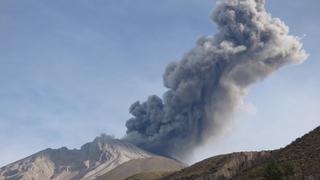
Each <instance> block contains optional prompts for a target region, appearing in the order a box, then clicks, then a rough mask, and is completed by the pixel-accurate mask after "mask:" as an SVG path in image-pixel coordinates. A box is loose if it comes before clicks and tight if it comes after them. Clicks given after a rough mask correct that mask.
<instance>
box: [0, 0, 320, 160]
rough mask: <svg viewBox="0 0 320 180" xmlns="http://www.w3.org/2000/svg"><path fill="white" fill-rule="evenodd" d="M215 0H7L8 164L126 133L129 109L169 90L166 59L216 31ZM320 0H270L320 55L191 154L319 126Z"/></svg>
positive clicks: (251, 101)
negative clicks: (165, 80) (104, 135)
mask: <svg viewBox="0 0 320 180" xmlns="http://www.w3.org/2000/svg"><path fill="white" fill-rule="evenodd" d="M214 5H215V1H213V0H201V1H199V0H162V1H155V0H136V1H132V0H113V1H112V0H69V1H63V0H55V1H50V0H29V1H18V0H1V1H0V27H1V30H0V39H1V43H0V84H1V88H0V109H1V111H0V147H1V148H0V154H1V156H0V166H1V165H5V164H7V163H10V162H12V161H15V160H18V159H20V158H22V157H25V156H27V155H30V154H32V153H34V152H37V151H39V150H42V149H45V148H47V147H52V148H58V147H61V146H67V147H69V148H78V147H79V146H80V145H81V144H83V143H85V142H88V141H91V140H92V139H93V138H94V137H95V136H97V135H99V134H100V133H103V132H104V133H107V134H113V135H115V136H116V137H121V136H123V135H124V134H125V130H126V129H125V126H124V124H125V121H126V120H127V119H128V118H129V117H130V114H129V113H128V108H129V106H130V105H131V103H133V102H134V101H136V100H145V99H146V98H147V97H148V96H149V95H151V94H158V95H161V93H162V92H164V91H165V89H164V87H163V86H162V74H163V72H164V69H165V66H166V64H168V63H169V62H171V61H174V60H179V58H180V57H181V56H182V55H183V54H184V53H186V52H187V51H188V50H189V49H190V48H191V47H193V45H194V44H195V41H196V40H197V39H198V38H199V37H200V36H203V35H210V34H213V33H215V32H216V27H215V25H214V24H213V23H212V22H210V20H209V15H210V13H211V12H212V9H213V7H214ZM319 6H320V2H319V1H318V0H305V1H298V0H281V1H279V0H267V9H268V10H269V12H271V13H272V15H273V16H274V17H280V18H281V19H282V20H284V21H285V22H286V24H287V25H289V27H290V30H291V33H292V34H294V35H296V36H299V37H303V39H302V41H303V43H304V47H305V49H306V50H307V52H308V53H309V54H310V55H311V56H310V58H309V59H308V60H307V61H306V62H305V63H304V64H301V65H298V66H289V67H286V68H284V69H281V71H279V72H277V73H275V74H274V75H273V76H271V77H270V78H268V79H266V80H265V81H264V82H262V83H258V84H256V85H254V86H253V87H252V88H250V90H249V93H248V96H247V97H246V99H245V102H244V105H243V106H242V108H240V110H239V111H238V112H237V113H236V114H235V118H234V123H233V124H232V126H230V128H229V130H228V131H227V132H226V133H225V134H223V135H222V136H221V137H220V138H219V139H212V140H211V141H210V142H209V143H208V144H207V145H206V146H204V147H201V148H199V149H197V151H196V155H195V156H194V157H193V158H192V159H190V162H193V161H197V160H200V159H203V158H205V157H209V156H212V155H215V154H219V153H228V152H233V151H241V150H260V149H274V148H279V147H282V146H284V145H285V144H287V143H289V142H291V141H292V140H294V139H295V138H296V137H298V136H300V135H302V134H304V133H306V132H308V131H310V130H311V129H313V128H315V127H316V126H318V125H319V122H320V121H319V120H320V118H319V117H320V111H319V107H320V101H319V100H320V94H319V92H320V81H319V80H318V79H319V77H320V71H319V70H318V68H319V67H320V62H319V60H318V59H319V58H320V54H319V53H320V52H319V45H318V42H319V37H320V31H319V29H320V21H318V18H320V11H319V10H318V7H319Z"/></svg>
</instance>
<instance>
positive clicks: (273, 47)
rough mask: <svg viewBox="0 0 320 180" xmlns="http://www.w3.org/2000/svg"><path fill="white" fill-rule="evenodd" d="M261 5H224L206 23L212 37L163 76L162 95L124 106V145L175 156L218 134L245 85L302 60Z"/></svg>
mask: <svg viewBox="0 0 320 180" xmlns="http://www.w3.org/2000/svg"><path fill="white" fill-rule="evenodd" d="M264 3H265V2H264V0H225V1H223V2H221V3H219V4H217V8H216V10H215V11H214V13H213V15H212V20H213V21H214V22H215V23H216V24H217V25H218V32H217V33H216V34H215V35H214V36H209V37H203V38H200V39H199V40H198V42H197V45H196V46H195V47H194V48H193V49H191V50H190V51H189V52H188V53H187V54H186V55H185V56H184V57H183V58H182V59H181V60H180V61H179V62H173V63H171V64H169V65H168V66H167V68H166V71H165V73H164V75H163V79H164V85H165V87H166V88H168V91H167V92H166V93H165V94H164V95H163V98H162V99H161V98H159V97H158V96H156V95H153V96H150V97H149V98H148V100H147V101H146V102H143V103H140V102H136V103H134V104H133V105H132V106H131V107H130V113H131V114H132V115H133V118H131V119H129V120H128V121H127V123H126V126H127V136H126V137H125V139H126V140H129V141H130V142H132V143H134V144H136V145H137V146H139V147H142V148H144V149H146V150H149V151H151V152H155V153H158V154H162V155H167V156H174V157H177V156H178V154H179V156H180V157H181V155H188V153H189V152H191V151H192V150H193V149H194V147H196V146H197V145H199V144H201V143H203V142H204V141H205V140H206V139H208V138H209V137H212V136H213V135H215V134H217V133H219V131H220V130H221V129H223V127H224V126H225V125H226V124H227V123H228V122H229V121H230V118H231V115H232V112H233V111H234V110H235V108H236V107H237V105H238V104H239V102H240V101H241V100H242V99H243V97H244V95H245V94H246V89H247V88H248V87H249V85H251V84H253V83H256V82H258V81H261V80H263V79H264V78H266V77H268V76H269V75H270V74H271V73H273V72H274V71H276V70H278V69H279V68H281V67H283V66H285V65H288V64H292V63H301V62H303V61H304V60H305V59H306V58H307V56H308V55H307V54H306V53H305V51H304V50H303V49H302V44H301V43H300V42H299V39H298V38H297V37H294V36H290V35H289V34H288V33H289V29H288V27H287V26H286V25H285V24H284V23H283V22H282V21H281V20H280V19H277V18H272V17H271V15H270V14H268V13H267V12H266V11H265V8H264Z"/></svg>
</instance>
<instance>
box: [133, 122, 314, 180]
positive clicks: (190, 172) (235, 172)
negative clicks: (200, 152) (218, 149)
mask: <svg viewBox="0 0 320 180" xmlns="http://www.w3.org/2000/svg"><path fill="white" fill-rule="evenodd" d="M128 179H129V180H133V179H134V180H155V179H163V180H179V179H181V180H182V179H183V180H193V179H196V180H224V179H232V180H287V179H288V180H320V127H318V128H316V129H315V130H313V131H311V132H310V133H308V134H306V135H305V136H303V137H302V138H298V139H297V140H295V141H294V142H292V143H291V144H290V145H288V146H286V147H285V148H282V149H279V150H274V151H264V152H241V153H232V154H227V155H220V156H215V157H212V158H209V159H206V160H203V161H201V162H199V163H196V164H194V165H192V166H190V167H187V168H184V169H182V170H180V171H176V172H172V173H167V172H153V173H150V172H148V173H139V174H136V175H134V176H131V177H129V178H128Z"/></svg>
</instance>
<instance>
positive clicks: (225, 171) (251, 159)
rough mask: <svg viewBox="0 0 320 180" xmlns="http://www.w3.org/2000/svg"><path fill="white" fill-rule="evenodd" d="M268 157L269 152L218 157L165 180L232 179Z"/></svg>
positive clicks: (176, 173)
mask: <svg viewBox="0 0 320 180" xmlns="http://www.w3.org/2000/svg"><path fill="white" fill-rule="evenodd" d="M270 156H271V152H268V151H264V152H241V153H232V154H227V155H220V156H216V157H213V158H209V159H206V160H204V161H202V162H200V163H196V164H194V165H192V166H190V167H187V168H185V169H183V170H181V171H178V172H175V173H173V174H171V175H169V176H167V177H165V179H197V180H202V179H205V180H211V179H212V180H217V179H232V177H234V176H235V175H236V174H238V173H239V172H241V171H243V170H245V169H248V168H251V167H253V166H255V165H257V164H259V163H262V162H264V161H265V160H267V159H268V158H269V157H270Z"/></svg>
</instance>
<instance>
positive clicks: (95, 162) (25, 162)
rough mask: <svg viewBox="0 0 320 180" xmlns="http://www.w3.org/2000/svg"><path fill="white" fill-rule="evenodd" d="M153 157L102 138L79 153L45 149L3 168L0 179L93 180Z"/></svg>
mask: <svg viewBox="0 0 320 180" xmlns="http://www.w3.org/2000/svg"><path fill="white" fill-rule="evenodd" d="M152 156H153V154H150V153H148V152H146V151H144V150H142V149H139V148H137V147H136V146H133V145H132V144H129V143H126V142H123V141H120V140H117V139H113V138H111V137H108V136H105V135H102V136H100V137H97V138H96V139H95V140H94V141H93V142H90V143H87V144H85V145H83V146H82V147H81V149H79V150H78V149H74V150H69V149H67V148H65V147H64V148H60V149H46V150H44V151H41V152H38V153H36V154H34V155H31V156H29V157H27V158H25V159H22V160H20V161H17V162H15V163H12V164H9V165H7V166H5V167H2V168H1V169H0V179H1V180H14V179H22V180H32V179H34V180H47V179H54V180H69V179H76V180H78V179H95V178H96V177H97V176H100V175H103V174H105V173H106V172H108V171H110V170H112V169H113V168H115V167H117V166H119V165H120V164H123V163H124V162H127V161H129V160H133V159H141V158H149V157H152Z"/></svg>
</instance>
